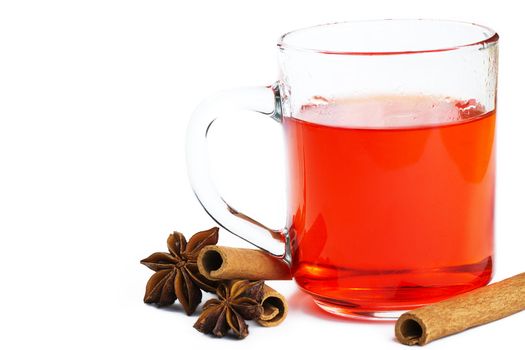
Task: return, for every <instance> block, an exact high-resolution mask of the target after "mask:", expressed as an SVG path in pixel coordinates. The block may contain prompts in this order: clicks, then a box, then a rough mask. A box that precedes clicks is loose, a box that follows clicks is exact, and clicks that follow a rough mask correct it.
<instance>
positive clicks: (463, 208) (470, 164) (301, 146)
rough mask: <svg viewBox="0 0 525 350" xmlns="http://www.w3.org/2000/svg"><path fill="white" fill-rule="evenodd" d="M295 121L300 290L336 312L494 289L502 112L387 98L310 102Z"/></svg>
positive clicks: (289, 124)
mask: <svg viewBox="0 0 525 350" xmlns="http://www.w3.org/2000/svg"><path fill="white" fill-rule="evenodd" d="M318 101H321V102H322V100H319V99H318ZM297 118H299V119H302V120H299V119H295V118H289V117H288V118H285V119H284V126H285V131H286V136H287V137H286V139H287V143H288V158H289V178H290V184H289V201H290V203H289V206H290V210H291V212H290V215H289V221H290V222H289V227H290V235H291V240H292V254H293V270H294V276H295V279H296V281H297V283H298V284H299V286H300V287H302V289H304V290H305V291H307V292H309V293H310V294H312V295H314V298H315V299H316V300H317V301H318V302H320V303H321V304H324V305H325V306H328V307H336V308H342V309H345V310H354V311H356V312H374V311H382V310H383V311H384V310H403V309H408V308H412V307H415V306H419V305H422V304H427V303H430V302H434V301H437V300H441V299H444V298H447V297H450V296H452V295H455V294H458V293H461V292H465V291H468V290H471V289H474V288H476V287H479V286H482V285H485V284H487V283H488V282H489V280H490V278H491V274H492V253H493V219H494V217H493V209H494V176H495V173H494V170H495V169H494V166H495V153H494V128H495V112H494V111H492V112H489V113H485V111H484V108H483V107H482V106H480V105H478V104H476V103H475V101H472V100H471V101H466V102H457V101H451V100H449V99H448V100H445V99H437V98H430V97H392V96H391V97H388V96H383V97H376V98H368V99H347V100H338V101H335V102H333V103H324V104H321V105H316V104H312V105H306V106H303V108H302V109H301V112H300V113H299V115H298V116H297ZM304 120H306V121H304ZM339 312H341V310H339ZM343 312H344V311H343ZM349 313H350V314H351V313H352V311H350V312H349Z"/></svg>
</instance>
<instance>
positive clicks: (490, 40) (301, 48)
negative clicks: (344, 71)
mask: <svg viewBox="0 0 525 350" xmlns="http://www.w3.org/2000/svg"><path fill="white" fill-rule="evenodd" d="M385 22H398V23H401V22H405V23H406V22H426V23H431V22H433V23H438V24H447V25H451V24H455V25H471V26H473V27H476V28H477V29H480V30H484V31H486V32H487V33H489V35H488V36H487V37H485V38H480V40H471V41H466V42H465V43H461V44H457V45H449V46H447V45H445V47H437V48H431V49H415V50H326V49H320V48H315V47H309V46H307V45H294V44H291V43H288V42H287V39H288V38H289V37H290V36H292V35H294V34H298V33H303V32H306V31H309V30H317V29H322V28H327V27H331V26H340V25H350V24H360V23H361V24H362V23H385ZM498 40H499V35H498V33H497V32H496V31H495V30H493V29H492V28H490V27H487V26H484V25H480V24H477V23H473V22H467V21H457V20H446V19H425V18H412V19H410V18H407V19H373V20H352V21H342V22H331V23H324V24H318V25H313V26H308V27H303V28H299V29H295V30H292V31H289V32H287V33H285V34H283V35H281V36H280V38H279V41H278V42H277V47H278V48H279V49H280V50H282V51H284V50H293V51H298V52H305V53H317V54H328V55H348V56H387V55H406V54H423V53H436V52H445V51H453V50H459V49H464V48H471V47H476V46H482V47H483V46H489V45H494V44H496V43H497V42H498Z"/></svg>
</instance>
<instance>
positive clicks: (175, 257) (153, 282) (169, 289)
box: [140, 227, 219, 315]
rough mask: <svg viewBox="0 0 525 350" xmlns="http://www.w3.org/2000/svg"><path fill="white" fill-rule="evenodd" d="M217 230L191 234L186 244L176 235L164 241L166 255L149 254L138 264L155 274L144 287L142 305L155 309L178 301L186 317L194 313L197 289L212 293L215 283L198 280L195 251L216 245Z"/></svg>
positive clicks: (199, 298) (196, 254)
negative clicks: (166, 248) (154, 305)
mask: <svg viewBox="0 0 525 350" xmlns="http://www.w3.org/2000/svg"><path fill="white" fill-rule="evenodd" d="M218 232H219V228H217V227H214V228H211V229H209V230H206V231H201V232H198V233H196V234H194V235H193V236H192V237H191V238H190V240H189V241H188V242H187V243H186V238H184V235H183V234H182V233H180V232H173V233H172V234H171V235H170V236H169V237H168V250H169V253H160V252H159V253H153V254H151V255H150V256H149V257H147V258H146V259H143V260H141V261H140V263H141V264H144V265H146V266H147V267H149V268H150V269H152V270H153V271H155V273H154V274H153V276H151V278H150V279H149V281H148V284H147V285H146V294H145V295H144V302H145V303H148V304H152V303H153V304H157V305H158V306H166V305H171V304H173V303H174V302H175V300H177V299H179V302H180V303H181V305H182V307H183V308H184V311H186V314H188V315H191V314H192V313H193V312H195V309H196V308H197V305H199V303H200V302H201V299H202V292H201V289H202V290H204V291H207V292H214V291H215V288H216V287H217V282H213V281H210V280H208V279H206V278H205V277H204V276H202V275H201V274H200V272H199V269H198V268H197V256H198V255H199V251H200V250H201V249H202V248H204V247H205V246H207V245H213V244H217V241H218V239H219V234H218Z"/></svg>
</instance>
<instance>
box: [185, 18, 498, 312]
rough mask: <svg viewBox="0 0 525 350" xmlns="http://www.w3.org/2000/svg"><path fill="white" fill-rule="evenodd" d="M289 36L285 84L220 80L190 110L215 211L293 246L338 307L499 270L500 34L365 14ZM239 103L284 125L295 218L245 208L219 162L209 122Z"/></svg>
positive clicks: (281, 250) (245, 234)
mask: <svg viewBox="0 0 525 350" xmlns="http://www.w3.org/2000/svg"><path fill="white" fill-rule="evenodd" d="M278 49H279V57H280V68H281V76H280V78H279V80H278V81H277V82H276V83H275V84H273V85H272V86H268V87H256V88H246V89H238V90H232V91H227V92H223V93H221V94H218V95H216V96H215V97H212V98H209V99H208V100H206V101H204V102H203V103H202V104H201V105H200V106H199V107H198V108H197V110H196V111H195V113H194V115H193V116H192V120H191V122H190V126H189V129H188V130H189V131H188V144H187V163H188V169H189V175H190V180H191V184H192V187H193V190H194V192H195V194H196V195H197V197H198V199H199V200H200V202H201V204H202V205H203V207H204V208H205V210H206V211H207V212H208V214H209V215H210V216H211V217H212V218H214V219H215V220H216V221H217V222H218V223H219V224H220V225H221V226H222V227H224V228H225V229H226V230H228V231H230V232H231V233H233V234H235V235H237V236H239V237H242V238H244V239H245V240H247V241H249V242H250V243H252V244H254V245H255V246H257V247H259V248H261V249H264V250H266V251H268V252H270V253H272V254H275V255H278V256H281V257H282V258H283V259H285V260H286V261H287V262H288V263H289V264H290V266H291V269H292V273H293V276H294V279H295V281H296V282H297V284H298V285H299V286H300V288H301V289H302V290H304V291H306V292H307V293H309V294H311V295H312V296H313V298H314V300H315V302H316V303H317V304H318V305H320V306H321V307H322V308H323V309H325V310H327V311H329V312H332V313H336V314H340V315H344V316H348V317H358V318H371V319H378V318H379V319H381V318H391V317H395V316H396V315H398V314H399V312H401V311H402V310H407V309H411V308H414V307H418V306H421V305H425V304H428V303H432V302H435V301H438V300H441V299H444V298H447V297H450V296H452V295H455V294H459V293H462V292H465V291H468V290H471V289H474V288H477V287H480V286H482V285H485V284H487V283H488V282H489V280H490V278H491V275H492V263H493V260H492V257H493V221H494V216H493V213H494V181H495V143H494V142H495V138H494V132H495V110H496V84H497V60H498V35H497V34H496V33H495V32H494V31H493V30H491V29H489V28H487V27H484V26H480V25H475V24H472V23H463V22H453V21H437V20H380V21H361V22H346V23H335V24H326V25H320V26H315V27H310V28H306V29H301V30H297V31H293V32H290V33H287V34H285V35H283V36H282V37H281V39H280V41H279V43H278ZM238 110H249V111H256V112H259V113H261V114H263V115H266V116H268V117H270V118H273V119H274V120H275V121H276V122H277V123H280V124H281V125H282V127H283V129H284V135H285V141H286V148H287V149H286V151H287V167H288V215H287V217H288V219H287V225H286V227H285V228H282V229H278V230H274V229H270V228H268V227H266V226H265V225H263V224H261V223H259V222H258V221H256V220H254V219H252V218H250V217H248V216H246V215H244V214H242V213H241V212H239V211H237V210H235V209H233V208H232V207H230V206H229V205H228V203H226V202H225V201H224V200H223V199H222V198H221V196H220V195H219V194H218V193H217V191H216V189H215V187H214V185H213V183H212V181H211V179H210V178H209V175H208V173H209V172H208V164H207V152H206V136H207V133H208V131H209V129H210V127H211V126H212V123H213V121H214V120H215V119H216V117H228V116H229V114H232V112H234V111H238ZM283 243H284V244H283Z"/></svg>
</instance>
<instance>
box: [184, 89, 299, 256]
mask: <svg viewBox="0 0 525 350" xmlns="http://www.w3.org/2000/svg"><path fill="white" fill-rule="evenodd" d="M236 110H245V111H253V112H257V113H259V114H262V115H264V116H267V117H270V118H272V119H274V120H275V121H277V122H279V123H281V122H282V110H281V99H280V94H279V87H278V84H277V83H276V84H274V85H272V86H266V87H252V88H240V89H233V90H227V91H223V92H221V93H218V94H216V95H214V96H212V97H210V98H208V99H206V100H204V101H203V102H202V103H201V104H200V105H199V106H198V107H197V109H196V110H195V111H194V112H193V115H192V116H191V120H190V123H189V126H188V132H187V143H186V162H187V167H188V175H189V179H190V183H191V186H192V188H193V192H194V193H195V195H196V196H197V199H198V200H199V202H200V203H201V205H202V207H203V208H204V210H206V212H207V213H208V214H209V215H210V216H211V217H212V219H213V220H215V221H216V222H217V223H218V224H219V225H220V226H222V227H223V228H224V229H226V230H227V231H229V232H231V233H233V234H234V235H236V236H238V237H240V238H242V239H244V240H245V241H247V242H248V243H251V244H253V245H255V246H256V247H258V248H260V249H262V250H264V251H266V252H268V253H270V254H272V255H275V256H279V257H281V258H283V259H284V260H285V261H286V262H288V263H289V262H290V258H291V257H290V242H289V237H288V231H287V229H286V228H283V229H281V230H273V229H270V228H268V227H266V226H265V225H263V224H261V223H260V222H258V221H257V220H254V219H252V218H251V217H249V216H247V215H245V214H243V213H241V212H239V211H237V210H235V209H234V208H232V207H231V206H230V205H229V204H228V203H227V202H226V201H225V200H224V199H223V198H222V197H221V195H220V194H219V193H218V192H217V189H216V188H215V185H214V184H213V181H212V180H211V178H210V171H209V170H210V169H209V164H208V151H207V143H206V142H207V141H206V138H207V135H208V132H209V130H210V127H211V126H212V124H213V122H214V121H215V119H217V118H218V117H227V116H231V115H232V114H233V113H232V112H233V111H236ZM270 238H273V239H270ZM283 243H284V250H283Z"/></svg>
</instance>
